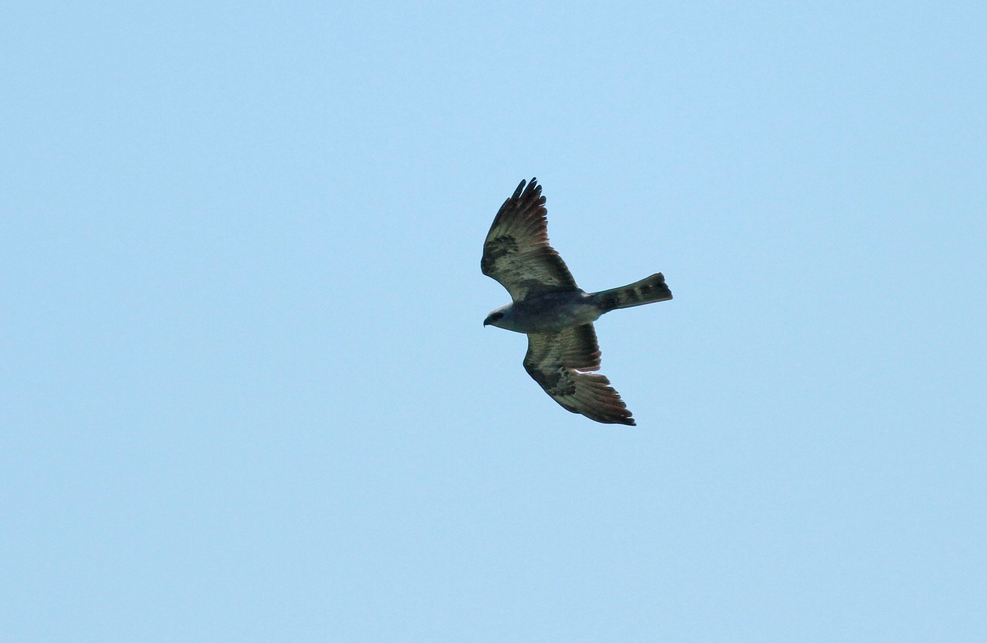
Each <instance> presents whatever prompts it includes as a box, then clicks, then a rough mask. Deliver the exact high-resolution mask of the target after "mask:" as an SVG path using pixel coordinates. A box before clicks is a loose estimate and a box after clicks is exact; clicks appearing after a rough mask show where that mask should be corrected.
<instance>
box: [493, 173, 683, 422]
mask: <svg viewBox="0 0 987 643" xmlns="http://www.w3.org/2000/svg"><path fill="white" fill-rule="evenodd" d="M547 213H548V211H547V210H546V209H545V197H543V196H542V195H541V186H540V185H538V182H537V180H536V179H531V182H530V183H528V184H527V187H525V181H521V183H520V185H518V186H517V189H516V190H515V191H514V195H513V196H511V198H509V199H507V200H506V201H504V205H502V206H500V211H498V212H497V216H496V217H494V220H493V225H491V226H490V232H488V233H487V239H486V241H484V243H483V258H482V259H481V260H480V269H481V270H482V271H483V274H485V275H487V276H488V277H492V278H493V279H495V280H496V281H498V282H499V283H500V285H502V286H503V287H504V288H506V289H507V292H509V293H510V294H511V299H512V300H513V301H512V302H511V303H510V304H508V305H506V306H501V307H500V308H498V309H496V310H494V311H493V312H491V313H490V314H489V315H487V318H486V319H485V320H484V321H483V325H484V326H488V325H490V326H496V327H498V328H503V329H505V330H512V331H514V332H517V333H525V334H526V335H527V336H528V352H527V353H526V354H525V356H524V370H526V371H528V375H530V376H531V377H532V378H533V379H534V380H535V381H536V382H538V384H539V386H541V387H542V388H543V389H545V392H546V393H548V394H549V395H550V396H551V397H552V399H553V400H555V401H556V402H558V403H559V404H560V405H562V408H564V409H566V410H567V411H571V412H573V413H581V414H583V415H585V416H586V417H588V418H589V419H591V420H596V421H597V422H603V423H605V424H629V425H632V426H633V425H634V424H635V422H634V418H632V417H631V412H630V411H628V410H627V405H626V404H624V401H623V400H622V399H620V395H619V394H618V393H617V391H615V390H614V389H613V387H611V386H610V380H608V379H607V378H606V377H605V376H603V375H600V374H599V373H593V372H591V371H596V370H599V368H600V346H599V344H598V343H597V341H596V331H595V330H594V329H593V322H594V321H596V320H597V319H599V317H600V315H602V314H604V313H608V312H610V311H611V310H614V309H617V308H630V307H631V306H641V305H643V304H650V303H653V302H656V301H665V300H668V299H671V298H672V291H671V290H669V289H668V286H666V285H665V278H664V277H663V276H662V274H661V273H660V272H659V273H655V274H653V275H651V276H650V277H647V278H645V279H642V280H641V281H637V282H634V283H632V284H630V285H627V286H622V287H620V288H611V289H610V290H603V291H600V292H595V293H588V292H585V291H583V290H582V289H581V288H579V287H578V286H577V285H576V280H575V279H573V278H572V275H571V274H570V273H569V269H568V268H567V267H566V265H565V262H564V261H562V257H560V256H559V253H557V252H556V251H555V249H554V248H552V246H550V245H549V244H548V220H547V219H546V214H547Z"/></svg>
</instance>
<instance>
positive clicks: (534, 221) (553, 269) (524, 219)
mask: <svg viewBox="0 0 987 643" xmlns="http://www.w3.org/2000/svg"><path fill="white" fill-rule="evenodd" d="M524 183H525V182H524V181H521V184H520V185H518V186H517V190H515V191H514V196H512V197H511V198H509V199H507V200H506V201H504V205H502V206H500V211H498V212H497V216H496V217H494V221H493V225H491V226H490V232H488V233H487V239H486V241H485V242H484V243H483V258H482V259H481V260H480V270H482V271H483V274H485V275H486V276H488V277H493V278H494V279H496V280H497V281H498V282H500V284H501V285H502V286H503V287H504V288H507V292H509V293H511V298H512V299H513V300H514V301H518V300H521V299H524V298H525V297H527V296H528V294H530V293H538V292H551V291H554V290H570V289H574V288H576V287H577V286H576V280H575V279H573V278H572V275H571V274H570V273H569V269H568V268H566V265H565V262H564V261H562V257H560V256H559V253H557V252H555V250H554V249H553V248H552V246H550V245H548V222H547V220H546V219H545V215H546V214H547V212H548V211H547V210H546V209H545V197H543V196H542V195H541V186H540V185H538V182H537V179H531V183H529V184H528V187H525V186H524Z"/></svg>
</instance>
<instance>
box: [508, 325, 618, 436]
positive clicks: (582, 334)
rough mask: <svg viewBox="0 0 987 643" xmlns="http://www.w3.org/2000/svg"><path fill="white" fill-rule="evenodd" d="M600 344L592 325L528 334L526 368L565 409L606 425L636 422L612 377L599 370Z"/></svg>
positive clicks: (525, 357)
mask: <svg viewBox="0 0 987 643" xmlns="http://www.w3.org/2000/svg"><path fill="white" fill-rule="evenodd" d="M598 368H600V346H599V344H598V343H597V341H596V332H595V331H594V330H593V324H583V325H581V326H573V327H571V328H567V329H565V330H563V331H560V332H557V333H529V334H528V352H527V354H526V355H525V356H524V370H526V371H528V375H530V376H531V377H532V378H533V379H534V380H535V381H536V382H538V384H539V385H540V386H541V387H542V388H543V389H545V392H546V393H548V394H549V395H550V396H551V397H552V399H554V400H555V401H556V402H558V403H559V404H561V405H562V408H564V409H566V410H568V411H572V412H573V413H581V414H583V415H585V416H586V417H588V418H589V419H591V420H596V421H597V422H604V423H606V424H629V425H634V424H635V422H634V418H632V417H631V412H630V411H628V410H627V405H626V404H624V401H623V400H621V399H620V395H619V394H618V393H617V391H615V390H614V389H613V387H611V386H610V380H608V379H607V378H606V377H605V376H603V375H600V374H598V373H586V372H585V371H595V370H597V369H598Z"/></svg>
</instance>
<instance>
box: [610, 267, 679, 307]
mask: <svg viewBox="0 0 987 643" xmlns="http://www.w3.org/2000/svg"><path fill="white" fill-rule="evenodd" d="M671 298H672V291H671V290H669V289H668V286H666V285H665V277H664V276H662V274H661V273H660V272H658V273H655V274H653V275H651V276H650V277H645V278H644V279H642V280H641V281H635V282H634V283H632V284H628V285H626V286H621V287H620V288H611V289H610V290H602V291H600V292H598V293H596V301H597V303H598V304H599V306H600V308H601V309H602V310H603V312H605V313H606V312H610V311H611V310H614V309H616V308H630V307H631V306H643V305H644V304H653V303H655V302H656V301H667V300H669V299H671Z"/></svg>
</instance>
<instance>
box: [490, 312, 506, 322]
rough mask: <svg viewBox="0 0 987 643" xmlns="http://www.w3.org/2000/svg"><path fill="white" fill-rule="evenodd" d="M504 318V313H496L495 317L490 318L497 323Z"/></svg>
mask: <svg viewBox="0 0 987 643" xmlns="http://www.w3.org/2000/svg"><path fill="white" fill-rule="evenodd" d="M503 316H504V313H494V314H493V315H491V316H490V318H491V319H493V320H494V321H497V320H498V319H500V318H501V317H503Z"/></svg>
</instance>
